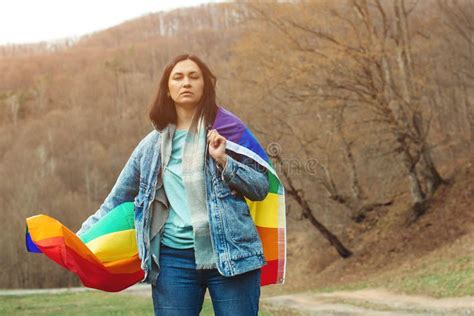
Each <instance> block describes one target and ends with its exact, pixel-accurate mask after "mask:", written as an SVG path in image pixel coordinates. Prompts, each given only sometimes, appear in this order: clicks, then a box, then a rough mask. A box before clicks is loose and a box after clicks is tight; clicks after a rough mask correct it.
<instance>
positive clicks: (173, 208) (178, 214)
mask: <svg viewBox="0 0 474 316" xmlns="http://www.w3.org/2000/svg"><path fill="white" fill-rule="evenodd" d="M186 135H187V130H176V131H175V133H174V136H173V141H172V150H171V157H170V159H169V162H168V165H167V166H166V168H165V170H164V172H163V186H164V189H165V192H166V196H167V198H168V201H169V214H168V219H167V220H166V222H165V225H164V230H163V238H162V241H161V242H162V243H163V244H165V245H166V246H168V247H173V248H179V249H184V248H192V247H194V235H193V226H192V222H191V214H190V212H189V208H188V204H187V199H186V191H185V188H184V183H183V179H182V178H181V174H182V173H181V162H182V158H183V147H184V142H185V139H186Z"/></svg>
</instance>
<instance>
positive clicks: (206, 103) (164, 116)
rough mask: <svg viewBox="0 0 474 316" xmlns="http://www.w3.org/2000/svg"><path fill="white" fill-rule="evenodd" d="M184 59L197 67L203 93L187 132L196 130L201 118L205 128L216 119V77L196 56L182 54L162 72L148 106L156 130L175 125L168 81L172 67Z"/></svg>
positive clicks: (174, 114) (175, 118) (175, 116)
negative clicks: (201, 78)
mask: <svg viewBox="0 0 474 316" xmlns="http://www.w3.org/2000/svg"><path fill="white" fill-rule="evenodd" d="M186 59H190V60H192V61H194V62H195V63H196V64H197V65H198V66H199V68H200V69H201V72H202V74H203V79H204V91H203V94H202V97H201V100H200V101H199V104H198V105H197V106H198V108H197V110H196V112H195V115H194V117H193V120H192V122H191V127H190V129H189V130H190V131H196V130H197V123H198V121H199V119H200V118H201V117H203V118H204V123H205V124H206V126H209V125H211V124H212V123H213V122H214V119H215V117H216V114H217V104H216V91H215V86H216V82H217V79H216V77H215V76H214V75H213V74H212V72H211V70H210V69H209V67H208V66H207V65H206V64H205V63H204V62H203V61H202V60H201V59H199V58H198V57H197V56H195V55H192V54H183V55H179V56H177V57H175V58H174V59H173V60H172V61H171V62H170V63H169V64H168V65H167V66H166V67H165V69H164V70H163V74H162V76H161V80H160V85H159V86H158V92H157V94H156V97H155V99H154V101H153V103H152V104H151V106H150V111H149V114H148V115H149V118H150V120H151V122H152V124H153V126H154V127H155V128H156V129H158V130H162V129H163V128H165V127H166V126H167V125H168V124H169V123H174V124H176V123H177V114H176V108H175V105H174V101H173V99H171V97H170V96H168V80H169V77H170V74H171V71H172V70H173V68H174V66H175V65H176V64H177V63H179V62H180V61H183V60H186Z"/></svg>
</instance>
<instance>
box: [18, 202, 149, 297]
mask: <svg viewBox="0 0 474 316" xmlns="http://www.w3.org/2000/svg"><path fill="white" fill-rule="evenodd" d="M133 209H134V204H133V202H126V203H123V204H120V205H119V206H117V207H116V208H114V209H113V210H111V211H110V212H109V213H107V215H106V216H104V217H103V218H101V219H100V221H98V222H97V223H96V224H95V225H94V226H93V227H92V228H91V229H90V230H89V231H87V233H84V234H83V235H81V238H79V237H78V236H77V235H76V234H74V233H73V232H72V231H70V230H69V229H67V228H66V227H65V226H64V225H63V224H61V223H60V222H59V221H57V220H55V219H53V218H51V217H49V216H47V215H36V216H33V217H29V218H27V219H26V225H27V230H26V248H27V249H28V251H29V252H39V253H41V252H42V253H44V254H45V255H46V256H48V257H49V258H50V259H51V260H53V261H55V262H56V263H58V264H59V265H61V266H63V267H64V268H66V269H67V270H70V271H71V272H74V273H75V274H77V275H78V276H79V278H80V279H81V281H82V284H84V286H86V287H90V288H94V289H99V290H103V291H107V292H118V291H121V290H123V289H126V288H127V287H129V286H131V285H133V284H135V283H137V282H139V281H141V280H142V279H143V277H144V273H143V270H142V269H141V267H140V259H139V258H138V250H137V244H136V239H135V226H134V222H133Z"/></svg>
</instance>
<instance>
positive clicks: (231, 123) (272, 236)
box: [212, 107, 286, 286]
mask: <svg viewBox="0 0 474 316" xmlns="http://www.w3.org/2000/svg"><path fill="white" fill-rule="evenodd" d="M212 128H213V129H217V131H218V132H219V134H220V135H222V136H224V137H225V138H226V139H227V144H226V149H228V150H231V151H233V152H235V153H237V154H241V155H245V156H247V157H249V158H252V159H253V160H255V161H256V162H257V163H259V164H260V165H262V166H263V167H265V168H266V169H267V170H268V172H267V175H268V181H269V183H270V190H269V193H268V195H267V196H266V198H265V199H264V200H263V201H250V200H248V199H246V202H247V204H248V206H249V208H250V215H251V216H252V219H253V221H254V222H255V225H256V226H257V231H258V233H259V236H260V239H261V241H262V245H263V254H264V256H265V260H266V261H267V264H266V265H265V266H263V267H262V273H261V281H260V284H261V285H262V286H263V285H267V284H283V282H284V281H285V270H286V213H285V190H284V187H283V183H282V182H281V181H280V179H279V178H278V175H277V173H276V171H275V169H274V168H273V165H272V162H271V160H270V159H269V157H268V155H267V154H266V153H265V150H264V149H263V147H262V146H261V145H260V143H259V142H258V140H257V138H256V137H255V136H254V135H253V134H252V132H251V131H250V129H249V128H247V127H246V126H245V124H244V123H243V122H242V121H241V120H240V119H239V118H238V117H237V116H236V115H234V114H233V113H231V112H229V111H227V110H226V109H224V108H223V107H219V111H218V112H217V116H216V119H215V121H214V124H213V126H212Z"/></svg>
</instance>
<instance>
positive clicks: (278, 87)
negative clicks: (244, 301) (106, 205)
mask: <svg viewBox="0 0 474 316" xmlns="http://www.w3.org/2000/svg"><path fill="white" fill-rule="evenodd" d="M32 27H33V26H32ZM181 53H192V54H195V55H197V56H199V57H200V58H202V59H203V60H204V61H205V62H206V63H208V65H209V66H210V67H211V70H212V71H213V72H214V74H215V75H216V77H217V98H218V104H219V105H222V106H224V107H225V108H227V109H229V110H230V111H232V112H234V113H236V114H237V115H238V116H240V117H241V118H242V119H243V121H244V122H245V123H246V124H247V125H248V126H249V127H250V128H251V130H252V131H254V133H255V135H256V136H257V138H258V139H259V140H260V141H261V143H262V144H263V145H264V146H265V148H266V149H267V152H268V154H269V156H270V157H271V158H272V160H273V162H274V165H275V167H276V169H277V171H278V173H279V175H280V177H281V179H282V180H283V182H284V184H285V189H286V200H287V238H288V239H287V240H288V253H287V255H288V263H289V264H288V270H287V276H288V279H287V280H288V285H289V286H291V284H292V282H294V284H295V285H294V286H296V284H297V283H298V280H300V282H301V283H303V282H304V280H305V275H307V274H308V273H309V274H311V275H318V273H319V272H321V271H323V270H325V269H326V271H330V274H331V275H332V276H333V277H336V276H337V278H338V279H339V278H340V277H341V275H342V274H347V275H348V274H350V273H349V271H355V270H356V269H361V270H360V271H365V272H363V273H369V272H367V271H371V272H370V273H376V272H377V269H381V268H382V266H385V268H386V267H387V266H389V264H392V265H396V264H397V263H399V262H402V261H403V260H404V259H403V258H409V257H410V256H407V254H410V255H419V254H421V253H425V252H428V251H431V250H433V249H435V248H436V247H438V246H440V245H441V244H442V243H446V242H451V241H454V240H455V239H456V238H458V237H459V236H461V235H462V234H464V233H465V232H466V231H468V230H469V229H472V227H474V226H473V223H474V216H473V214H472V206H471V205H472V201H473V199H474V193H473V191H472V187H471V184H472V173H469V172H472V171H469V170H472V169H469V168H470V167H471V166H472V162H473V158H474V155H473V153H474V148H473V145H474V2H473V1H469V0H457V1H455V0H432V1H415V0H347V1H329V0H327V1H325V0H318V1H288V2H265V3H257V2H236V3H217V4H206V5H201V6H199V7H193V8H186V9H176V10H173V11H170V12H159V13H153V14H148V15H144V16H142V17H139V18H137V19H134V20H130V21H127V22H125V23H123V24H120V25H117V26H115V27H112V28H109V29H106V30H103V31H98V32H95V33H91V34H88V35H87V36H83V37H81V38H79V39H77V40H66V41H61V42H54V43H53V42H52V43H49V42H41V43H32V44H21V45H13V44H11V45H5V46H0V74H1V75H0V179H1V181H0V201H1V205H2V208H1V210H0V214H1V215H2V218H3V220H2V221H1V222H0V230H1V231H2V234H1V238H0V244H1V248H2V249H3V251H2V259H1V261H0V268H1V270H2V271H3V273H2V274H0V288H50V287H51V288H53V287H68V286H76V285H79V281H78V280H77V279H76V278H75V277H74V276H73V275H72V274H70V273H68V272H66V271H64V270H62V269H61V268H60V267H59V266H56V265H54V264H51V262H50V261H49V260H48V259H47V258H44V257H43V256H40V255H34V254H28V253H27V252H26V250H25V246H24V234H25V219H26V218H27V217H29V216H33V215H36V214H48V215H50V216H52V217H54V218H57V219H59V220H60V221H61V222H62V223H64V224H65V225H66V226H67V227H69V228H70V229H71V230H73V231H76V230H77V229H79V227H80V224H81V223H82V221H84V220H85V219H86V218H87V217H88V216H89V215H90V214H92V213H93V212H95V210H97V209H98V207H99V206H100V205H101V203H102V202H103V201H104V199H105V197H106V196H107V194H108V193H109V192H110V189H111V188H112V186H113V185H114V183H115V180H116V179H117V176H118V174H119V173H120V171H121V169H122V168H123V166H124V164H125V162H126V161H127V160H128V158H129V155H130V154H131V152H132V150H133V148H134V147H135V146H136V144H138V142H139V141H140V140H141V139H142V138H143V137H144V136H145V135H146V134H147V133H148V132H149V131H151V130H152V128H153V127H152V125H151V123H150V121H149V119H148V109H149V106H150V103H151V102H152V100H153V98H154V96H155V94H156V92H157V87H158V83H159V80H160V77H161V72H162V70H163V68H164V67H165V65H166V64H167V63H168V62H169V61H170V60H171V59H172V58H173V57H175V56H177V55H179V54H181ZM460 183H462V188H466V184H468V185H469V188H470V189H469V190H470V191H465V192H468V193H466V194H464V195H460V196H459V198H462V199H464V200H462V201H461V200H459V201H458V202H459V203H454V202H453V204H452V206H451V207H452V208H451V209H449V210H448V209H446V210H445V211H444V212H445V213H443V214H444V215H443V216H444V217H441V216H440V217H439V218H438V220H437V221H434V220H432V221H430V225H429V226H431V227H429V229H432V231H430V232H432V235H429V234H428V233H426V234H425V235H422V233H421V231H420V230H419V229H418V228H417V229H413V227H418V226H416V225H419V224H417V223H420V221H422V220H423V218H425V217H426V216H431V215H430V214H432V212H434V210H436V209H437V208H436V207H437V206H439V203H438V202H439V201H447V197H446V196H445V195H443V194H447V192H450V191H449V188H453V187H455V186H456V184H458V185H460ZM463 192H464V191H463ZM436 201H437V202H436ZM437 203H438V204H437ZM463 205H464V206H463ZM414 225H415V226H414ZM423 225H424V224H423ZM469 225H470V226H469ZM423 227H425V226H423ZM410 229H411V230H412V235H409V236H410V238H412V237H413V236H415V235H417V234H419V237H417V238H419V242H417V243H418V245H419V246H418V248H416V247H415V246H412V247H415V248H410V247H411V246H410V247H408V246H406V245H407V244H408V243H409V242H410V240H405V239H407V238H405V239H403V238H401V237H400V238H399V237H397V238H398V239H397V238H395V237H394V236H403V234H404V232H405V231H408V230H410ZM427 229H428V228H427ZM471 231H472V230H471ZM435 232H436V233H435ZM430 234H431V233H430ZM387 236H392V237H390V238H389V237H387ZM427 236H431V237H427ZM436 236H438V237H436ZM384 238H385V239H384ZM413 238H415V237H413ZM437 238H438V239H437ZM384 240H385V241H386V242H385V243H384V242H383V241H384ZM417 240H418V239H417ZM404 242H405V244H404ZM414 244H416V243H412V245H414ZM387 253H390V256H388V254H387ZM361 254H364V256H361ZM358 256H359V257H358ZM354 257H358V258H360V259H358V260H360V261H359V262H361V263H360V266H359V265H351V268H350V269H352V270H344V269H339V271H340V272H338V273H339V275H338V274H337V273H336V272H334V269H333V270H330V269H329V270H327V268H328V267H330V266H331V265H332V264H334V263H335V262H338V261H341V262H342V261H344V260H352V259H351V258H354ZM367 258H372V259H370V260H369V259H367ZM348 269H349V268H348ZM364 269H365V270H364ZM361 273H362V272H361ZM356 274H357V273H355V275H356ZM325 278H329V276H325ZM325 280H326V279H325ZM327 280H329V279H327ZM328 282H329V281H328Z"/></svg>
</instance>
